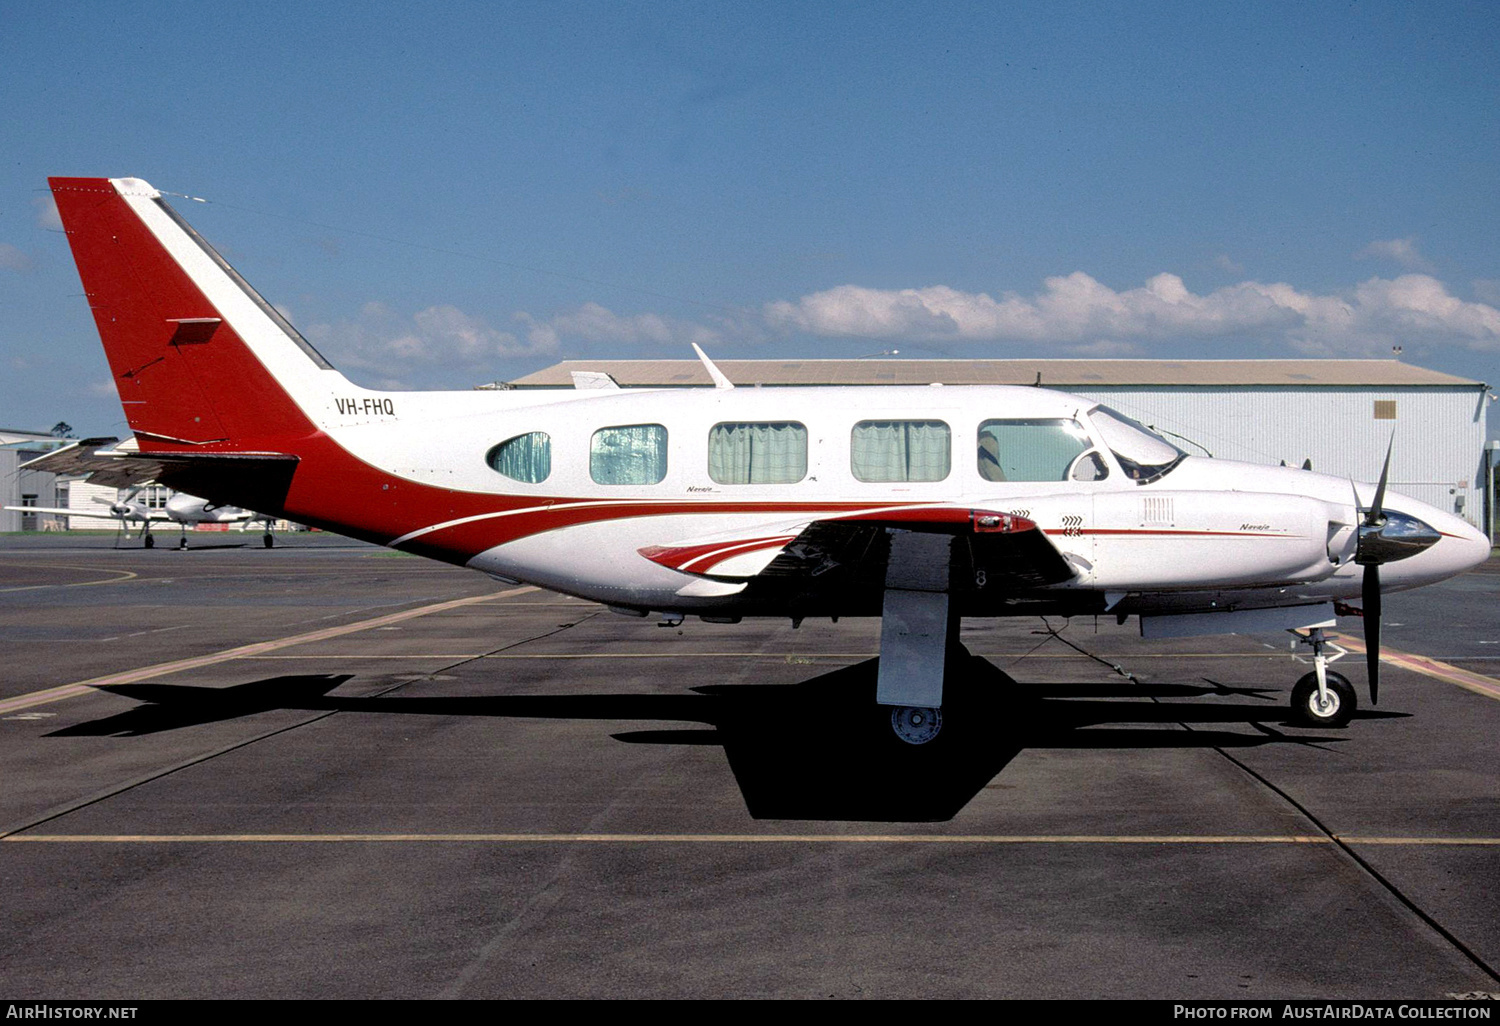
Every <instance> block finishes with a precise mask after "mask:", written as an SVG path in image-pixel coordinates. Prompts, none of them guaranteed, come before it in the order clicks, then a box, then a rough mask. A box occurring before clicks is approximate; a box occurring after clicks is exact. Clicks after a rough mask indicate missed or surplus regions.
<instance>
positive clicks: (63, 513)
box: [5, 506, 120, 520]
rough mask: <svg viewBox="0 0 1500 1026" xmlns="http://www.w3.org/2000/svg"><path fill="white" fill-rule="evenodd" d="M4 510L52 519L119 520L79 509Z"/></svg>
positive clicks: (29, 507) (111, 514)
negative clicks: (40, 514)
mask: <svg viewBox="0 0 1500 1026" xmlns="http://www.w3.org/2000/svg"><path fill="white" fill-rule="evenodd" d="M5 508H6V509H9V510H15V511H16V512H17V513H45V514H47V515H49V516H54V517H98V518H99V519H101V520H119V519H120V518H119V517H118V516H116V515H115V514H113V513H106V512H104V511H102V510H101V511H100V512H98V513H86V512H84V511H83V510H81V509H55V508H53V507H51V506H6V507H5Z"/></svg>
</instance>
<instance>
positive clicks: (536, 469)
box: [484, 431, 552, 484]
mask: <svg viewBox="0 0 1500 1026" xmlns="http://www.w3.org/2000/svg"><path fill="white" fill-rule="evenodd" d="M484 462H486V463H488V464H489V465H490V469H491V470H493V471H495V472H497V473H500V474H504V475H505V476H506V477H508V478H510V479H511V480H513V481H522V482H524V483H526V484H538V483H540V482H542V481H545V480H547V478H548V476H549V475H550V474H551V473H552V436H551V435H549V434H547V432H545V431H532V432H530V433H528V434H524V435H517V436H516V437H514V438H507V439H506V440H505V441H503V442H501V443H500V444H499V445H497V446H495V447H494V448H493V449H491V450H490V451H489V452H487V453H485V454H484Z"/></svg>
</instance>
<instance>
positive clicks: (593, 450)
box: [589, 423, 669, 488]
mask: <svg viewBox="0 0 1500 1026" xmlns="http://www.w3.org/2000/svg"><path fill="white" fill-rule="evenodd" d="M626 431H642V432H647V433H649V435H650V436H651V437H652V438H653V439H654V441H653V443H652V448H653V449H654V450H655V453H654V454H653V456H652V460H646V459H644V458H641V457H644V456H645V455H646V454H645V452H644V450H643V451H640V452H637V453H635V454H629V453H627V454H626V457H627V459H630V458H636V459H638V464H637V465H638V466H640V467H643V468H646V471H645V473H641V474H629V473H627V474H624V475H617V474H613V473H611V474H606V475H605V476H604V477H603V478H601V477H600V471H601V469H609V468H608V466H607V465H606V464H605V463H604V462H603V461H604V459H606V458H608V454H607V453H604V452H602V451H601V449H600V436H602V435H605V434H606V433H607V432H626ZM668 438H669V432H668V431H667V429H666V426H665V425H662V424H655V423H646V424H612V425H609V426H608V427H602V428H599V429H597V430H596V431H595V432H594V433H593V434H592V435H590V436H589V479H590V480H592V481H593V482H594V483H595V484H598V485H604V486H606V487H637V488H638V487H644V486H650V485H658V484H661V483H662V482H663V481H664V480H666V477H667V465H668V463H667V461H668V449H667V443H668ZM644 440H645V436H643V438H642V439H641V441H644ZM632 444H636V443H632ZM652 461H657V462H658V463H659V465H658V466H656V467H655V468H654V469H652V467H651V462H652ZM622 465H624V466H626V467H628V466H629V465H628V464H622ZM653 473H654V474H655V475H656V476H655V477H652V476H651V475H652V474H653ZM622 478H623V479H622Z"/></svg>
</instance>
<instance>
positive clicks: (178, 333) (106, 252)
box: [49, 178, 344, 452]
mask: <svg viewBox="0 0 1500 1026" xmlns="http://www.w3.org/2000/svg"><path fill="white" fill-rule="evenodd" d="M49 183H50V185H51V187H52V194H53V196H54V197H55V198H56V200H57V209H58V213H59V214H60V215H61V217H62V222H63V227H64V229H65V230H66V232H67V235H68V243H69V245H70V246H71V247H72V249H73V257H74V259H75V261H76V262H77V264H78V274H79V277H80V278H81V279H82V281H83V289H84V293H85V295H86V296H87V297H88V302H89V306H90V308H91V309H92V310H93V314H94V321H95V323H96V324H97V325H98V327H99V337H100V340H101V341H102V342H103V343H104V351H105V354H106V356H107V357H108V359H109V366H110V370H111V372H112V374H113V377H114V380H115V386H116V388H117V389H118V390H119V393H120V401H121V402H122V403H123V404H124V407H125V415H126V419H127V420H128V421H129V422H130V427H131V429H132V430H133V431H134V432H135V433H136V436H137V438H138V439H139V440H140V444H141V448H142V449H143V450H145V451H167V452H170V451H179V452H181V451H197V452H215V451H219V452H224V451H245V450H247V449H260V450H271V451H275V450H278V449H283V448H286V443H288V442H290V441H293V440H295V439H299V438H305V437H307V436H308V435H309V434H311V433H313V432H314V431H316V430H317V429H316V426H315V420H316V418H317V411H318V409H319V408H320V405H321V404H320V403H319V396H320V395H327V394H329V393H330V392H331V391H332V389H333V387H336V386H337V385H339V384H343V383H344V379H343V377H342V376H341V375H339V374H338V373H337V372H336V371H334V370H333V368H332V367H331V366H330V365H329V363H328V362H327V361H326V360H324V359H323V357H322V356H321V355H319V354H318V352H317V350H315V349H313V347H312V346H311V345H310V344H309V343H308V342H307V340H306V339H304V338H302V336H301V335H299V334H298V333H297V331H296V329H294V328H293V327H292V326H291V325H290V324H289V323H287V321H286V319H285V318H283V317H282V316H281V315H280V314H279V313H277V312H276V310H275V309H274V308H272V307H271V305H270V304H269V303H267V302H266V301H265V300H264V299H262V298H261V296H260V294H259V293H257V292H256V291H255V290H254V289H253V288H251V287H250V285H249V284H248V283H247V282H246V281H245V280H244V279H243V278H242V277H240V276H239V274H238V273H237V272H235V270H234V269H233V268H231V267H230V266H229V265H228V263H226V262H225V261H224V259H223V258H222V257H221V256H219V254H218V253H217V252H215V251H214V249H213V248H212V247H211V246H209V245H208V243H207V242H205V241H204V240H203V238H202V237H201V236H199V235H198V233H197V232H195V231H193V229H192V228H190V227H189V226H188V225H187V223H186V222H185V221H183V220H182V218H181V217H179V216H178V215H177V213H176V211H174V210H172V208H171V207H170V206H168V205H167V204H166V202H165V201H164V200H163V199H162V198H161V194H160V193H159V192H157V191H156V190H155V189H153V188H152V187H151V186H150V185H148V184H147V183H145V182H143V181H140V180H139V179H133V178H124V179H109V178H52V179H49ZM330 376H331V377H332V378H333V379H337V380H336V381H334V380H331V379H330Z"/></svg>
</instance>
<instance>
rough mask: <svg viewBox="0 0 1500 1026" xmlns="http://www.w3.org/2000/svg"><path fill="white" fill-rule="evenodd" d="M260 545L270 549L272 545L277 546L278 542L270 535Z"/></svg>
mask: <svg viewBox="0 0 1500 1026" xmlns="http://www.w3.org/2000/svg"><path fill="white" fill-rule="evenodd" d="M260 543H261V544H262V545H264V546H265V547H266V548H268V549H269V548H270V547H271V546H272V545H275V544H276V540H275V539H274V538H272V537H271V536H270V535H269V534H268V535H266V536H265V537H264V538H262V539H261V540H260Z"/></svg>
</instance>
